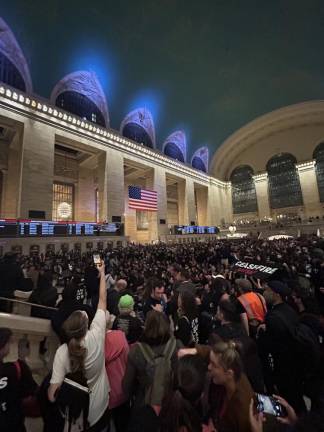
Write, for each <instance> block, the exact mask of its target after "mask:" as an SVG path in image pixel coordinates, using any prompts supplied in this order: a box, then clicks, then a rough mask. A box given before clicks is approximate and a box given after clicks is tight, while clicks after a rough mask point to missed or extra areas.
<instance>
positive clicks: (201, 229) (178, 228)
mask: <svg viewBox="0 0 324 432" xmlns="http://www.w3.org/2000/svg"><path fill="white" fill-rule="evenodd" d="M218 233H219V229H218V228H217V227H216V226H200V225H175V227H174V234H218Z"/></svg>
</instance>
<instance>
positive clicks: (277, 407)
mask: <svg viewBox="0 0 324 432" xmlns="http://www.w3.org/2000/svg"><path fill="white" fill-rule="evenodd" d="M256 401H257V404H256V406H257V411H258V412H263V413H266V414H270V415H273V416H275V417H287V416H288V412H287V410H286V408H285V407H284V406H283V405H282V404H281V403H280V402H279V400H278V399H277V398H275V397H272V396H267V395H263V394H260V393H256Z"/></svg>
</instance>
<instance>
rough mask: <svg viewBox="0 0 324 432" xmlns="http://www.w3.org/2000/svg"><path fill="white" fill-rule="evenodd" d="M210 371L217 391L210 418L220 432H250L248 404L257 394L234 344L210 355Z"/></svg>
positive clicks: (216, 347) (223, 345) (226, 344)
mask: <svg viewBox="0 0 324 432" xmlns="http://www.w3.org/2000/svg"><path fill="white" fill-rule="evenodd" d="M208 370H209V372H210V374H211V378H212V381H213V383H214V384H215V385H216V386H220V387H219V388H218V391H217V393H215V392H214V395H215V398H212V399H211V400H210V405H211V406H210V415H211V417H212V420H213V423H214V426H215V428H216V430H217V431H218V432H223V431H224V432H225V431H231V432H250V431H251V427H250V420H249V404H250V400H251V398H252V397H253V395H254V393H253V390H252V388H251V385H250V383H249V381H248V379H247V378H246V376H245V374H244V373H243V366H242V362H241V358H240V355H239V353H238V351H237V350H236V346H235V343H234V342H220V343H218V344H216V345H214V346H213V348H212V351H211V353H210V362H209V366H208Z"/></svg>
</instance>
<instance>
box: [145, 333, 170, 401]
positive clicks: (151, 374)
mask: <svg viewBox="0 0 324 432" xmlns="http://www.w3.org/2000/svg"><path fill="white" fill-rule="evenodd" d="M138 346H139V348H140V350H141V352H142V354H143V356H144V358H145V360H146V375H147V377H148V379H149V385H148V386H147V387H146V389H145V404H146V405H161V403H162V399H163V397H164V395H165V393H166V389H167V388H168V387H169V385H170V382H171V376H172V367H171V357H172V354H173V353H174V350H175V348H176V340H175V339H174V338H170V339H169V340H168V342H167V343H166V345H165V348H164V350H163V353H162V354H156V353H154V352H153V350H152V349H151V348H150V346H149V345H147V344H145V343H139V344H138Z"/></svg>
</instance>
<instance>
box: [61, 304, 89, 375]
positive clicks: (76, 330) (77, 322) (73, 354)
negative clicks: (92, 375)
mask: <svg viewBox="0 0 324 432" xmlns="http://www.w3.org/2000/svg"><path fill="white" fill-rule="evenodd" d="M87 331H88V319H87V317H86V316H85V313H84V312H82V311H79V310H78V311H74V312H72V314H71V315H70V316H69V318H68V319H67V320H66V321H65V322H64V324H63V332H64V334H65V337H66V340H67V346H68V350H69V358H70V368H71V372H72V373H75V372H81V373H83V374H84V372H85V366H84V362H85V358H86V355H87V349H86V348H85V347H84V346H83V345H82V343H81V342H82V339H83V338H84V337H85V335H86V334H87Z"/></svg>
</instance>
